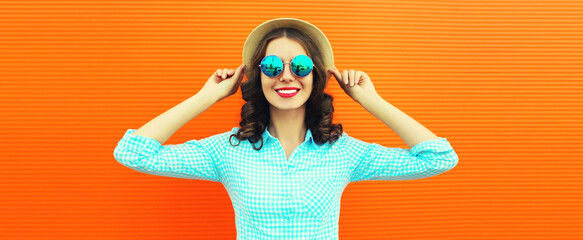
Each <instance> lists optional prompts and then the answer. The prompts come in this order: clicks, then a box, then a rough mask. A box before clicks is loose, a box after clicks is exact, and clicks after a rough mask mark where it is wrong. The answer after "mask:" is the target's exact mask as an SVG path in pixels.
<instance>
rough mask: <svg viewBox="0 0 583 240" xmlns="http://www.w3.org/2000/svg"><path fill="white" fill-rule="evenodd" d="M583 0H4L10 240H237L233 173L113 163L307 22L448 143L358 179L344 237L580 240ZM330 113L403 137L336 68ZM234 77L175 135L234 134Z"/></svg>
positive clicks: (4, 163) (0, 96) (2, 211)
mask: <svg viewBox="0 0 583 240" xmlns="http://www.w3.org/2000/svg"><path fill="white" fill-rule="evenodd" d="M581 16H583V3H582V2H581V1H550V0H549V1H510V0H507V1H504V0H502V1H314V0H310V1H304V0H296V1H285V2H275V1H263V2H259V1H251V2H245V3H244V2H238V1H231V2H218V1H199V2H197V1H109V0H106V1H2V2H0V83H1V84H2V85H1V87H0V109H1V110H2V111H1V113H0V114H1V115H0V121H1V122H2V124H0V131H1V132H2V138H1V141H2V142H1V143H0V146H1V147H2V150H1V151H0V154H1V161H0V164H1V165H0V239H235V238H236V229H235V221H234V212H233V207H232V205H231V201H230V199H229V196H228V194H227V192H226V190H225V189H224V187H223V186H222V185H221V184H220V183H214V182H209V181H203V180H187V179H177V178H168V177H161V176H152V175H147V174H143V173H139V172H135V171H132V170H131V169H129V168H126V167H124V166H122V165H121V164H119V163H118V162H117V161H116V160H115V159H114V157H113V150H114V148H115V147H116V145H117V142H118V141H119V140H120V139H121V137H122V136H123V133H124V132H125V131H126V129H129V128H132V129H137V128H139V127H141V126H142V125H143V124H145V123H146V122H148V121H149V120H151V119H153V118H154V117H156V116H158V115H159V114H161V113H163V112H164V111H166V110H168V109H170V108H171V107H173V106H175V105H176V104H178V103H180V102H182V101H183V100H185V99H187V98H189V97H190V96H192V95H193V94H195V93H196V92H197V91H198V90H199V89H200V88H201V87H202V86H203V85H204V83H205V82H206V80H207V79H208V77H209V76H210V75H211V74H212V73H213V72H214V71H215V70H216V69H218V68H235V67H237V66H238V65H239V64H240V63H241V51H242V47H243V43H244V41H245V38H246V36H247V34H248V33H249V32H250V31H251V30H253V28H254V27H255V26H257V25H258V24H260V23H262V22H264V21H265V20H268V19H272V18H277V17H294V18H300V19H303V20H307V21H309V22H311V23H313V24H315V25H316V26H318V27H320V29H322V31H324V33H326V34H327V36H328V38H329V40H330V42H331V43H332V47H333V50H334V53H335V61H336V66H337V67H338V68H339V69H340V70H344V69H357V70H362V71H365V72H367V73H368V74H369V76H371V78H372V81H373V83H374V84H375V87H376V89H377V90H378V92H379V94H380V95H381V96H382V97H383V98H384V99H385V100H387V101H388V102H390V103H391V104H393V105H394V106H396V107H397V108H399V109H400V110H402V111H403V112H405V113H407V114H408V115H409V116H411V117H413V118H414V119H416V120H417V121H419V122H420V123H421V124H423V125H424V126H426V127H427V128H428V129H430V130H432V131H433V132H434V133H435V134H436V135H438V136H440V137H445V138H447V139H448V140H449V141H450V143H451V144H452V146H453V147H454V149H455V150H456V152H457V154H458V156H459V159H460V162H459V164H458V166H457V167H456V168H454V169H453V170H451V171H449V172H447V173H444V174H442V175H438V176H435V177H433V178H427V179H419V180H410V181H365V182H358V183H352V184H350V185H349V186H348V187H347V188H346V190H345V192H344V194H343V197H342V210H341V215H340V216H341V217H340V232H339V236H340V239H345V240H348V239H359V240H360V239H392V240H401V239H402V240H405V239H429V240H436V239H449V240H454V239H459V240H467V239H471V240H481V239H484V240H486V239H488V240H491V239H512V240H516V239H529V240H534V239H583V217H582V215H583V200H582V197H583V164H582V162H581V160H582V157H583V148H582V147H581V145H582V143H583V137H582V135H583V134H582V133H583V124H582V123H583V114H582V112H583V97H582V95H583V31H582V30H583V18H582V17H581ZM327 91H328V92H329V93H330V94H332V95H333V97H334V101H335V109H336V112H335V122H337V123H338V122H339V123H342V124H343V126H344V129H345V131H346V132H347V133H349V134H350V135H351V136H353V137H356V138H358V139H361V140H363V141H366V142H375V143H379V144H381V145H384V146H388V147H401V148H408V147H407V145H406V144H405V143H404V142H403V141H402V140H401V139H400V138H399V136H398V135H396V133H395V132H393V131H392V130H391V129H390V128H389V127H388V126H386V125H384V124H383V123H382V122H381V121H380V120H378V119H376V118H375V117H374V116H372V115H371V114H370V113H368V112H367V111H366V110H364V108H362V107H361V106H360V105H358V104H357V103H356V102H354V101H352V100H351V99H350V98H349V97H348V96H347V95H346V94H345V93H344V92H343V91H342V90H341V89H340V88H339V86H338V84H337V83H336V82H335V80H334V79H332V80H331V81H330V82H329V86H328V89H327ZM242 104H243V100H242V99H241V93H240V91H239V92H237V93H236V94H235V95H234V96H231V97H229V98H227V99H225V100H223V101H221V102H219V103H217V104H216V105H214V106H213V107H211V108H210V109H208V110H207V111H206V112H204V113H203V114H202V115H200V116H199V117H197V118H195V119H193V120H192V121H191V122H189V123H188V124H187V125H185V126H184V127H183V128H181V129H180V130H178V131H177V132H176V134H174V135H173V136H172V137H171V138H170V139H169V140H168V141H167V142H166V143H165V144H178V143H183V142H186V141H188V140H190V139H201V138H205V137H208V136H210V135H214V134H217V133H221V132H224V131H227V130H230V129H231V128H232V127H234V126H237V125H238V122H239V114H240V107H241V105H242Z"/></svg>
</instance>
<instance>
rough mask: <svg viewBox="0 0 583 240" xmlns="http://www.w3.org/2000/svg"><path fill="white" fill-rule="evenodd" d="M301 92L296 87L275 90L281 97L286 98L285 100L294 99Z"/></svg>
mask: <svg viewBox="0 0 583 240" xmlns="http://www.w3.org/2000/svg"><path fill="white" fill-rule="evenodd" d="M299 91H300V89H299V88H295V87H283V88H278V89H275V92H277V94H278V95H279V96H280V97H284V98H290V97H293V96H295V95H296V94H298V92H299Z"/></svg>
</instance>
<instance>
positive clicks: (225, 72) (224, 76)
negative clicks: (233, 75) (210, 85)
mask: <svg viewBox="0 0 583 240" xmlns="http://www.w3.org/2000/svg"><path fill="white" fill-rule="evenodd" d="M227 71H229V70H227V69H226V68H225V69H223V74H221V78H222V79H225V78H226V77H227Z"/></svg>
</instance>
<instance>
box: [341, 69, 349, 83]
mask: <svg viewBox="0 0 583 240" xmlns="http://www.w3.org/2000/svg"><path fill="white" fill-rule="evenodd" d="M342 81H344V84H348V71H346V70H344V71H342Z"/></svg>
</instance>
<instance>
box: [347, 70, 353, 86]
mask: <svg viewBox="0 0 583 240" xmlns="http://www.w3.org/2000/svg"><path fill="white" fill-rule="evenodd" d="M348 75H349V77H350V78H349V79H350V86H351V87H352V86H354V70H352V69H350V72H348Z"/></svg>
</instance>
